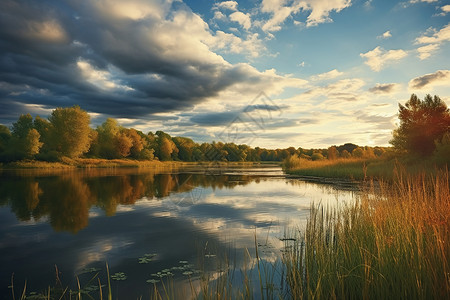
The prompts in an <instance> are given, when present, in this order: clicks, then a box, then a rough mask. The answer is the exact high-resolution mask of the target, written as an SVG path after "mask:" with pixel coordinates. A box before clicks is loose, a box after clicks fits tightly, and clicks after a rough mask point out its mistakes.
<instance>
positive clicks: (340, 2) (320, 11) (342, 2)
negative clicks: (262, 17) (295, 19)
mask: <svg viewBox="0 0 450 300" xmlns="http://www.w3.org/2000/svg"><path fill="white" fill-rule="evenodd" d="M285 4H286V1H280V0H263V1H262V3H261V7H260V10H261V12H263V13H268V14H270V15H271V18H269V20H267V21H266V22H265V23H264V24H263V25H262V29H263V30H264V31H272V32H273V31H279V30H281V25H282V24H283V23H284V22H285V20H286V19H287V18H288V17H290V16H292V15H295V14H297V13H299V12H300V11H305V12H306V11H309V12H310V13H309V15H308V17H307V18H306V26H307V27H311V26H317V25H318V24H320V23H326V22H332V21H333V20H332V19H331V18H330V13H331V12H333V11H335V12H340V11H341V10H343V9H344V8H347V7H349V6H350V5H351V0H305V1H300V0H295V1H292V2H289V3H288V5H285Z"/></svg>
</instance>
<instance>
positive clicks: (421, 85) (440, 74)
mask: <svg viewBox="0 0 450 300" xmlns="http://www.w3.org/2000/svg"><path fill="white" fill-rule="evenodd" d="M449 82H450V70H438V71H436V72H434V73H430V74H425V75H423V76H420V77H416V78H414V79H412V80H411V81H410V82H409V88H410V89H412V90H427V89H431V88H433V87H435V86H440V85H444V86H450V84H449Z"/></svg>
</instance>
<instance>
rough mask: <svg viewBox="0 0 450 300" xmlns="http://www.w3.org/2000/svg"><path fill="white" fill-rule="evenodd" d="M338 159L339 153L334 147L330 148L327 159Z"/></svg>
mask: <svg viewBox="0 0 450 300" xmlns="http://www.w3.org/2000/svg"><path fill="white" fill-rule="evenodd" d="M338 157H339V152H338V151H337V149H336V146H332V147H330V148H328V159H329V160H336V159H337V158H338Z"/></svg>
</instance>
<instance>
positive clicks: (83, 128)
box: [49, 106, 91, 158]
mask: <svg viewBox="0 0 450 300" xmlns="http://www.w3.org/2000/svg"><path fill="white" fill-rule="evenodd" d="M49 121H50V123H51V125H52V128H51V138H50V145H51V148H52V150H55V151H57V152H59V153H60V154H62V155H64V156H68V157H71V158H76V157H79V156H80V155H82V154H83V153H86V152H87V151H88V150H89V147H90V144H91V139H90V131H91V129H90V127H89V123H90V117H89V115H88V113H87V112H86V111H84V110H82V109H81V108H80V107H79V106H73V107H69V108H57V109H55V110H54V111H53V112H52V114H51V116H50V117H49Z"/></svg>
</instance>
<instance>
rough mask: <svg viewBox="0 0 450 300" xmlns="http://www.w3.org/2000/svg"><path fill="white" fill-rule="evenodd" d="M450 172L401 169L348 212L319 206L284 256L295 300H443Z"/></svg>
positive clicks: (448, 281) (449, 278)
mask: <svg viewBox="0 0 450 300" xmlns="http://www.w3.org/2000/svg"><path fill="white" fill-rule="evenodd" d="M448 180H449V177H448V171H440V172H438V173H437V174H436V175H435V176H430V175H425V174H421V175H414V176H411V175H407V174H406V173H405V172H404V170H400V171H398V170H397V171H396V172H395V180H394V182H393V183H392V182H391V183H383V182H382V183H381V184H379V185H377V187H375V186H374V185H372V187H371V188H370V189H367V190H365V191H364V192H363V193H362V194H361V196H360V198H359V200H358V201H357V202H356V203H355V204H353V205H349V206H346V207H341V208H338V209H333V210H330V209H327V208H324V207H320V206H313V207H312V209H311V216H310V220H309V221H308V224H307V228H306V230H305V232H303V233H299V239H298V242H297V243H296V244H295V246H294V248H293V249H292V250H291V251H288V252H287V254H286V255H285V256H284V259H283V261H284V264H285V266H286V269H287V282H288V284H289V292H290V295H291V296H292V298H294V299H304V298H306V299H309V298H319V299H320V298H327V299H344V298H345V299H351V298H362V299H439V298H442V299H444V298H446V297H448V295H450V268H449V261H448V259H449V258H450V247H449V245H450V230H449V228H450V227H449V216H450V192H449V181H448Z"/></svg>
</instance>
